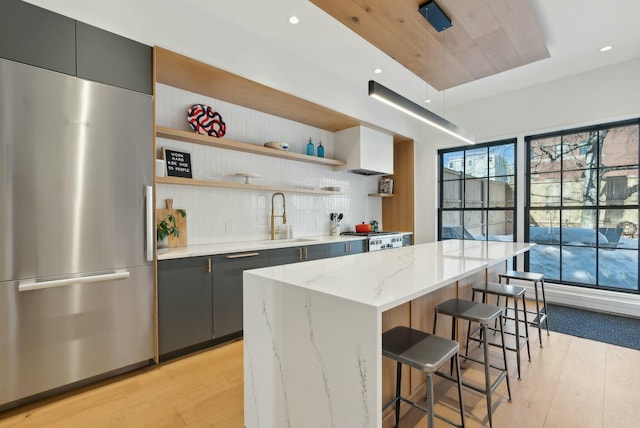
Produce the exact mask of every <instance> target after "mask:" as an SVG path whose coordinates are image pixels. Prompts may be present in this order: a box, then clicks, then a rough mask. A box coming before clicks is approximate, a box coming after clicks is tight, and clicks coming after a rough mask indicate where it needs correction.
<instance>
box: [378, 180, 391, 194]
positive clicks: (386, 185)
mask: <svg viewBox="0 0 640 428" xmlns="http://www.w3.org/2000/svg"><path fill="white" fill-rule="evenodd" d="M379 192H380V193H385V194H389V195H390V194H392V193H393V178H381V179H380V188H379Z"/></svg>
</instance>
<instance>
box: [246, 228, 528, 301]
mask: <svg viewBox="0 0 640 428" xmlns="http://www.w3.org/2000/svg"><path fill="white" fill-rule="evenodd" d="M533 245H535V244H529V243H521V242H491V241H490V242H487V241H458V240H448V241H441V242H431V243H427V244H420V245H414V246H407V247H401V248H396V249H392V250H383V251H375V252H371V253H362V254H354V255H350V256H342V257H334V258H330V259H322V260H315V261H310V262H305V263H297V264H289V265H282V266H274V267H268V268H262V269H255V270H251V271H246V272H245V275H256V276H261V277H265V278H268V279H270V280H274V281H278V282H283V283H287V284H290V285H294V286H298V287H302V288H305V289H308V290H314V291H318V292H321V293H325V294H328V295H331V296H335V297H339V298H344V299H348V300H352V301H355V302H359V303H363V304H366V305H370V306H373V307H375V308H377V309H378V310H379V311H385V310H388V309H390V308H393V307H395V306H398V305H400V304H402V303H404V302H407V301H410V300H412V299H414V298H416V297H419V296H422V295H424V294H427V293H429V292H431V291H434V290H437V289H438V288H440V287H442V286H444V285H447V284H450V283H452V282H454V281H456V280H458V279H461V278H464V277H466V276H469V275H471V274H473V273H475V272H479V271H481V270H483V269H485V268H487V267H488V266H491V265H493V264H496V263H499V262H501V261H504V260H506V259H508V258H510V257H513V256H515V255H517V254H520V253H524V252H525V251H527V250H529V249H530V248H531V247H532V246H533Z"/></svg>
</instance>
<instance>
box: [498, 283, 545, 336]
mask: <svg viewBox="0 0 640 428" xmlns="http://www.w3.org/2000/svg"><path fill="white" fill-rule="evenodd" d="M498 277H499V281H500V283H502V279H503V278H504V279H506V283H507V284H509V280H510V279H518V280H521V281H531V282H532V283H533V291H534V293H535V297H536V311H535V312H532V311H527V312H526V313H525V314H524V316H525V318H526V317H527V316H528V315H533V319H531V320H529V319H528V318H527V320H528V321H527V322H528V323H529V324H531V325H533V326H536V327H538V339H539V340H540V347H541V348H542V347H543V346H542V322H543V321H544V322H545V327H546V328H547V336H549V320H548V319H547V299H546V297H545V294H544V274H541V273H536V272H521V271H517V270H508V271H506V272H505V273H501V274H498ZM538 284H540V289H541V291H542V306H540V298H539V296H538Z"/></svg>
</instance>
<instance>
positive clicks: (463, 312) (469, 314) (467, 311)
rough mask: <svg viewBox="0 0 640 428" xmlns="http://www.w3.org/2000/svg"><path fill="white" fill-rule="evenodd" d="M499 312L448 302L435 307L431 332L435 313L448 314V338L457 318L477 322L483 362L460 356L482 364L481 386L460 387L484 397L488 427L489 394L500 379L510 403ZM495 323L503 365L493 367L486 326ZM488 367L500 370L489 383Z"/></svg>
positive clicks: (480, 305) (469, 303)
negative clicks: (503, 381)
mask: <svg viewBox="0 0 640 428" xmlns="http://www.w3.org/2000/svg"><path fill="white" fill-rule="evenodd" d="M502 311H503V309H502V308H501V307H498V306H493V305H487V304H484V303H480V302H472V301H469V300H462V299H450V300H447V301H446V302H444V303H440V304H439V305H436V307H435V317H434V320H433V332H434V333H435V331H436V326H437V322H438V314H439V313H441V314H444V315H449V316H450V317H451V319H452V321H451V338H452V339H455V337H456V333H457V331H456V330H457V329H456V319H457V318H459V319H463V320H467V321H471V322H474V323H478V324H479V325H480V335H481V337H482V342H481V343H482V346H483V352H484V360H483V361H481V360H476V359H474V358H471V357H469V356H467V355H463V356H462V358H464V359H465V360H471V361H474V362H476V363H480V364H483V365H484V387H481V386H478V385H475V384H471V383H468V382H464V381H462V384H463V385H464V386H466V387H467V388H471V389H473V390H474V391H477V392H480V393H483V394H485V396H486V398H487V417H488V418H489V426H493V425H492V424H493V422H492V409H491V394H492V393H493V391H495V389H496V388H497V387H498V385H499V384H500V382H501V381H502V380H506V381H507V392H508V395H509V401H511V386H510V385H509V371H508V369H507V349H506V348H505V344H504V330H503V325H502ZM495 320H497V321H498V324H499V325H500V329H499V330H500V339H501V340H502V360H503V364H504V365H503V366H502V367H498V366H493V365H491V364H490V362H489V342H488V339H487V327H488V325H489V323H491V322H493V321H495ZM490 368H494V369H496V370H498V371H499V374H498V376H497V377H496V379H495V380H494V381H493V382H491V374H490V372H489V369H490Z"/></svg>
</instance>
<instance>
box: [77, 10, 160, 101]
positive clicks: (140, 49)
mask: <svg viewBox="0 0 640 428" xmlns="http://www.w3.org/2000/svg"><path fill="white" fill-rule="evenodd" d="M76 34H77V39H76V49H77V58H78V63H77V75H78V77H82V78H83V79H88V80H93V81H95V82H100V83H106V84H107V85H112V86H118V87H120V88H125V89H131V90H133V91H137V92H143V93H145V94H151V93H152V86H153V85H152V68H153V64H152V61H153V59H152V58H153V54H152V49H151V47H150V46H146V45H143V44H142V43H138V42H135V41H133V40H129V39H127V38H125V37H122V36H118V35H117V34H113V33H110V32H108V31H104V30H101V29H99V28H96V27H92V26H91V25H87V24H84V23H82V22H77V24H76Z"/></svg>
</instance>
